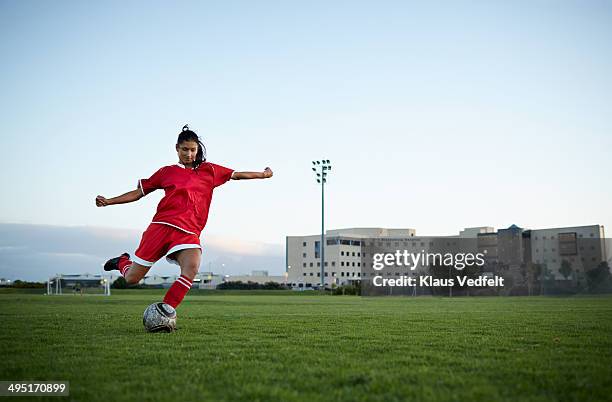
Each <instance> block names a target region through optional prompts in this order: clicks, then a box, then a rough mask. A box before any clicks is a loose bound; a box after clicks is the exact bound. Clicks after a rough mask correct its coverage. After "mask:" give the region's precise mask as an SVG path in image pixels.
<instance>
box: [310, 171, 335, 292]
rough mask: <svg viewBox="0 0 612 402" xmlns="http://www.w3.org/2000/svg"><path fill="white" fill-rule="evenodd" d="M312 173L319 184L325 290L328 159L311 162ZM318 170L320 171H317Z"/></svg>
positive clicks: (322, 270) (322, 271)
mask: <svg viewBox="0 0 612 402" xmlns="http://www.w3.org/2000/svg"><path fill="white" fill-rule="evenodd" d="M312 164H313V168H312V170H313V172H315V174H316V179H317V183H321V243H320V246H319V248H320V253H321V288H322V289H323V290H325V183H326V182H327V179H326V177H327V173H328V172H329V171H330V170H331V163H330V161H329V159H322V160H318V161H312ZM319 168H320V170H319Z"/></svg>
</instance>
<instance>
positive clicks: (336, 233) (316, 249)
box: [286, 228, 416, 288]
mask: <svg viewBox="0 0 612 402" xmlns="http://www.w3.org/2000/svg"><path fill="white" fill-rule="evenodd" d="M415 234H416V231H415V230H414V229H387V228H348V229H335V230H328V231H327V232H326V234H325V243H326V246H325V273H324V275H325V286H331V285H345V284H350V283H351V282H353V281H359V280H361V264H362V253H361V248H362V240H363V239H371V238H380V239H400V238H401V239H409V238H412V237H414V235H415ZM286 250H287V254H286V272H287V283H288V285H290V286H291V287H293V288H312V287H318V286H320V284H321V235H312V236H287V239H286Z"/></svg>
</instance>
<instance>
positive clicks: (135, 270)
mask: <svg viewBox="0 0 612 402" xmlns="http://www.w3.org/2000/svg"><path fill="white" fill-rule="evenodd" d="M136 259H138V257H136ZM138 260H140V259H138ZM145 264H147V265H143V264H139V263H138V262H135V261H132V260H131V259H130V255H129V254H128V253H123V254H121V255H120V256H119V257H115V258H111V259H110V260H108V261H106V263H105V264H104V270H105V271H113V270H117V271H119V273H120V274H121V275H122V276H123V277H124V278H125V281H126V282H127V283H129V284H130V285H131V284H135V283H138V282H139V281H140V280H141V279H142V278H144V276H145V275H146V274H147V272H149V269H151V266H152V265H153V264H151V265H148V264H149V263H148V262H145Z"/></svg>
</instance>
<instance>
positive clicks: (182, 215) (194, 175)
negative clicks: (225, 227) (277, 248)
mask: <svg viewBox="0 0 612 402" xmlns="http://www.w3.org/2000/svg"><path fill="white" fill-rule="evenodd" d="M176 152H177V154H178V159H179V163H178V164H175V165H170V166H164V167H162V168H161V169H159V170H158V171H157V172H155V173H154V174H153V176H151V177H150V178H148V179H142V180H139V182H138V186H137V188H136V190H133V191H130V192H128V193H125V194H123V195H120V196H118V197H114V198H108V199H107V198H105V197H103V196H101V195H98V196H97V197H96V206H98V207H105V206H108V205H114V204H125V203H128V202H134V201H137V200H139V199H141V198H142V197H144V196H145V195H147V194H149V193H151V192H153V191H155V190H157V189H162V188H163V189H164V191H165V193H166V195H165V196H164V198H162V200H161V201H160V202H159V204H158V206H157V212H156V214H155V216H154V217H153V222H152V223H151V224H150V225H149V227H148V228H147V230H146V231H145V232H144V233H143V235H142V239H141V240H140V245H139V246H138V249H136V252H135V253H134V257H133V258H130V255H129V254H128V253H123V254H122V255H120V256H119V257H115V258H111V259H110V260H108V261H107V262H106V264H104V270H105V271H112V270H115V269H116V270H118V271H119V272H120V273H121V275H123V277H124V278H125V280H126V282H127V283H130V284H133V283H138V282H139V281H140V280H141V279H142V278H143V277H144V276H145V274H146V273H147V272H148V271H149V269H150V268H151V266H152V265H153V264H154V263H155V262H156V261H157V260H159V259H160V258H162V257H163V256H166V259H167V260H168V262H171V263H174V264H178V265H179V266H180V267H181V276H180V277H179V278H178V279H177V280H176V281H175V282H174V284H172V286H171V287H170V289H168V292H167V293H166V296H165V297H164V303H167V304H169V305H171V306H172V307H174V308H176V307H177V306H178V305H179V304H180V303H181V301H182V300H183V298H184V297H185V295H186V294H187V292H188V291H189V289H190V288H191V284H192V283H193V279H194V277H195V276H196V274H197V273H198V270H199V268H200V258H201V255H202V247H201V246H200V232H201V231H202V229H204V226H206V220H207V219H208V210H209V207H210V201H211V199H212V195H213V190H214V189H215V188H216V187H219V186H220V185H222V184H224V183H225V182H227V181H228V180H230V179H232V180H245V179H267V178H270V177H272V170H270V168H269V167H267V168H266V169H265V170H264V171H263V172H235V171H233V170H232V169H228V168H226V167H223V166H220V165H215V164H214V163H210V162H207V161H206V148H205V147H204V145H203V144H202V141H201V140H200V138H199V137H198V135H197V134H196V133H195V132H193V131H191V130H190V129H189V127H188V126H187V125H185V126H184V127H183V130H182V131H181V133H180V134H179V136H178V140H177V141H176Z"/></svg>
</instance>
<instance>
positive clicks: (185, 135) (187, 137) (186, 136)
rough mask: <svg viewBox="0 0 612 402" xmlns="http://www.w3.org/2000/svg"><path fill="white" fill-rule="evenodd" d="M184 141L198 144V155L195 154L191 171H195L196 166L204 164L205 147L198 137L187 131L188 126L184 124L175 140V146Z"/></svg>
mask: <svg viewBox="0 0 612 402" xmlns="http://www.w3.org/2000/svg"><path fill="white" fill-rule="evenodd" d="M184 141H193V142H196V143H197V144H198V153H197V154H196V159H195V162H193V170H195V169H197V168H198V166H200V165H201V164H202V162H206V147H205V146H204V144H202V141H201V140H200V137H198V135H197V134H196V133H195V132H194V131H191V130H190V129H189V125H187V124H185V125H184V126H183V129H182V130H181V132H180V133H179V136H178V139H177V140H176V145H177V146H178V145H180V144H181V143H182V142H184Z"/></svg>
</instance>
